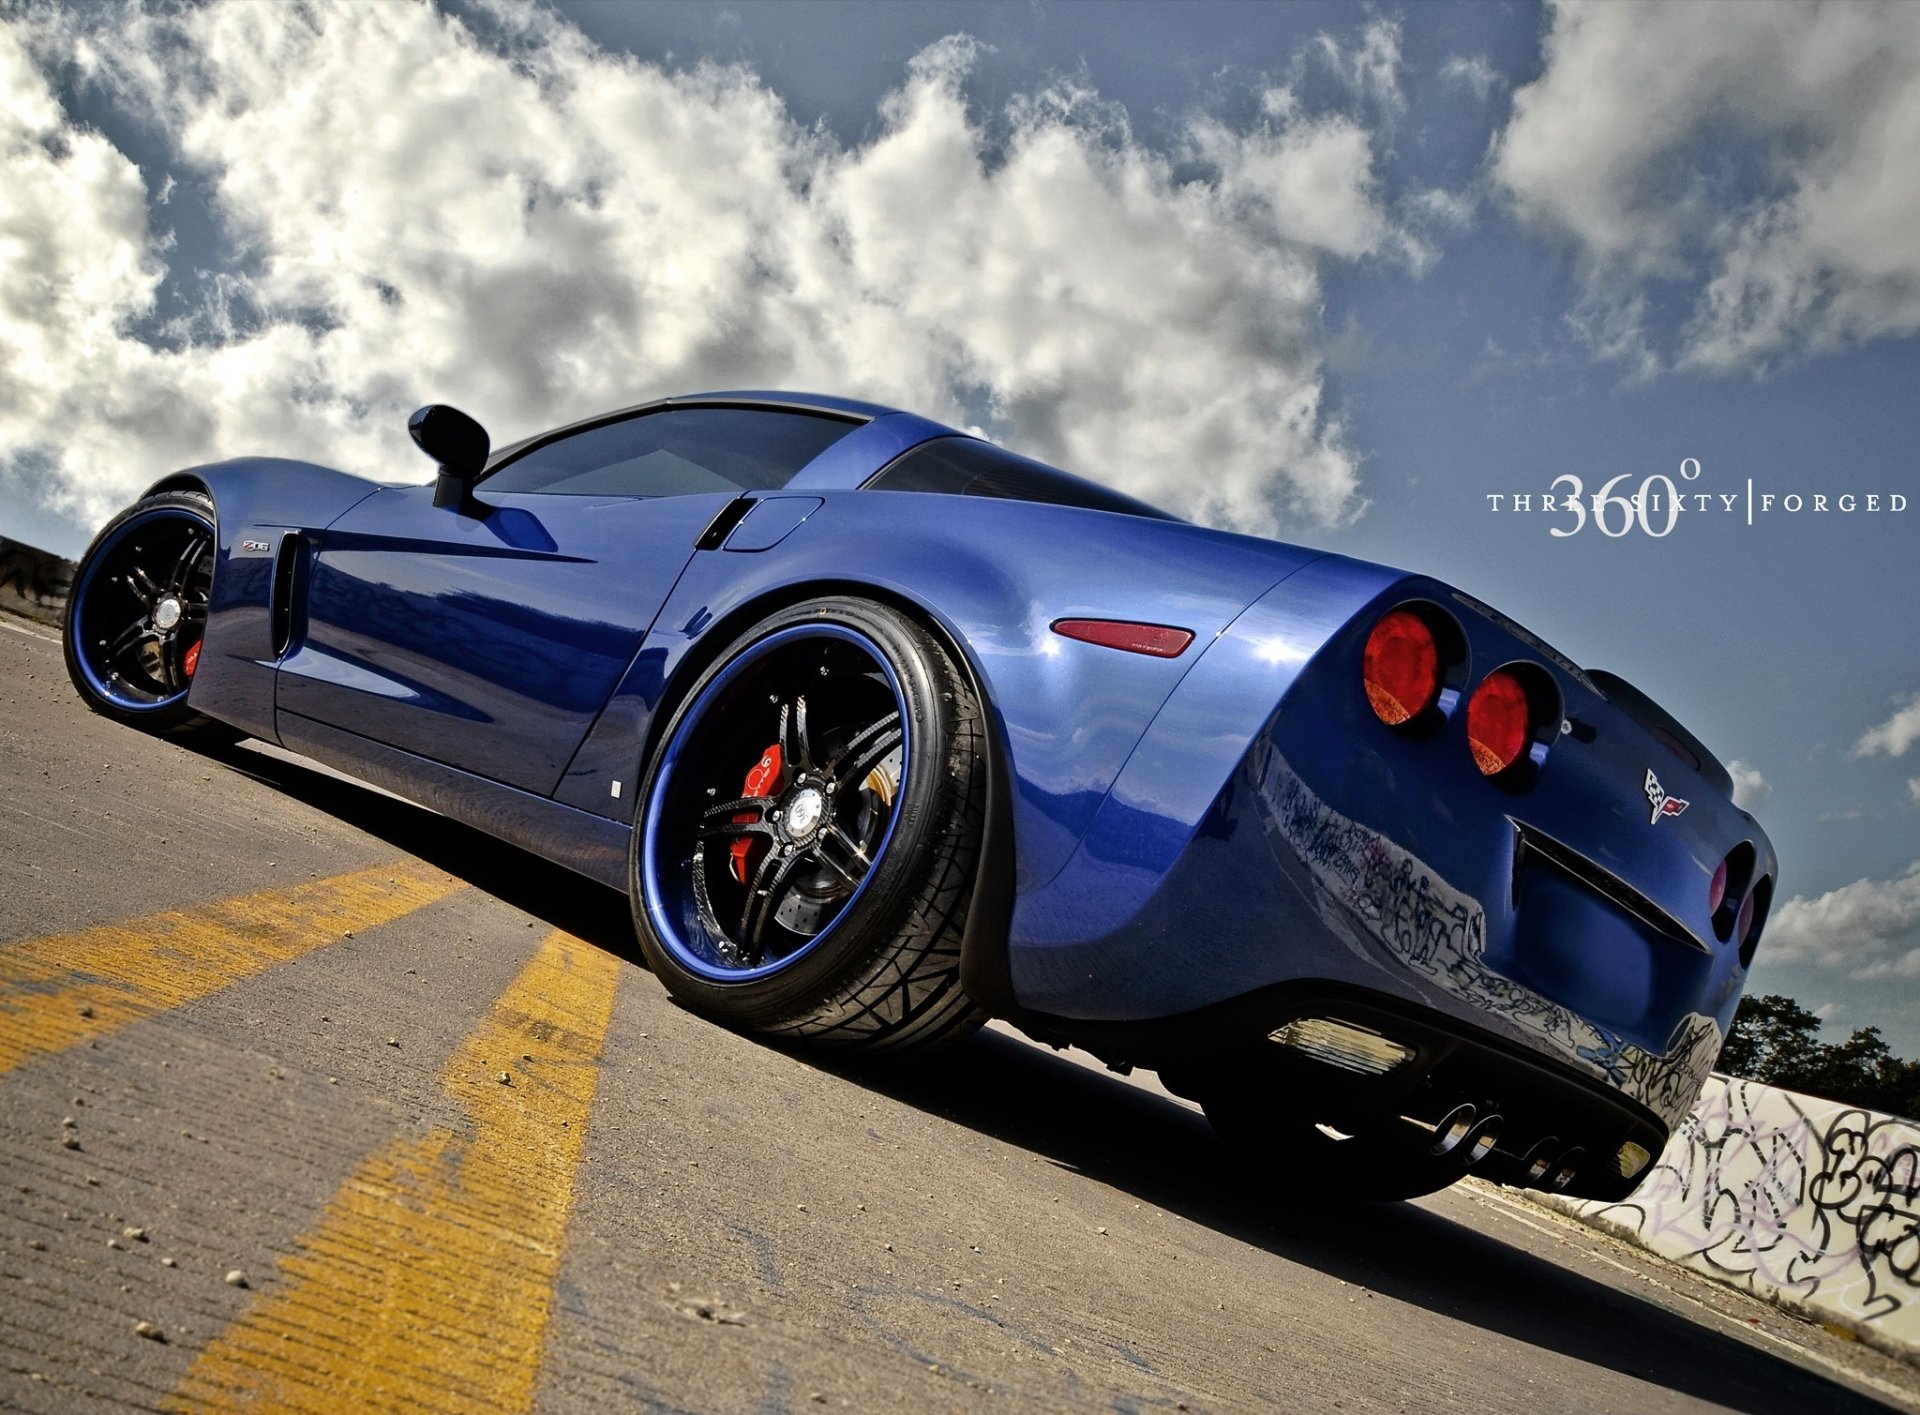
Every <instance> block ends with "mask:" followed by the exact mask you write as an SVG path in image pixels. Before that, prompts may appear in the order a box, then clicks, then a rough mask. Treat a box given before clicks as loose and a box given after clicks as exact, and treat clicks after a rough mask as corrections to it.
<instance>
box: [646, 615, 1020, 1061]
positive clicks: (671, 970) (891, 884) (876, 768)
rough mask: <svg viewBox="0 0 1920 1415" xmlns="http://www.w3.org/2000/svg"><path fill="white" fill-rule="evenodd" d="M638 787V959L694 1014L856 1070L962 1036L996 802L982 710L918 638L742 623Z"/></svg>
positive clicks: (851, 618) (860, 629) (936, 648)
mask: <svg viewBox="0 0 1920 1415" xmlns="http://www.w3.org/2000/svg"><path fill="white" fill-rule="evenodd" d="M661 740H662V745H661V748H660V750H659V752H658V753H657V754H656V756H655V759H654V761H653V763H652V765H651V767H650V768H649V770H648V772H647V776H646V780H645V783H644V784H643V786H642V789H641V793H640V797H639V805H638V811H637V814H636V819H635V823H634V825H635V828H634V834H633V849H632V855H631V861H630V885H631V893H632V898H633V902H634V917H635V923H636V927H637V930H638V933H639V936H640V944H641V948H642V950H643V951H644V952H645V954H646V956H647V960H648V962H649V963H650V964H651V966H652V967H653V970H654V972H655V973H656V974H657V975H658V976H659V977H660V979H661V981H662V982H663V983H665V985H666V986H667V988H668V989H669V990H670V991H671V992H672V993H673V994H674V995H675V996H676V997H678V998H679V999H680V1000H681V1001H683V1002H685V1003H686V1004H687V1005H688V1006H690V1007H692V1008H694V1009H695V1010H697V1011H699V1012H702V1013H705V1014H706V1015H708V1016H711V1017H714V1018H716V1019H719V1020H721V1021H724V1022H727V1023H729V1024H730V1025H734V1026H738V1027H742V1028H745V1029H748V1030H752V1031H757V1032H762V1033H770V1034H776V1035H783V1036H787V1037H791V1038H796V1039H804V1040H806V1041H808V1042H811V1043H816V1044H820V1045H826V1046H833V1047H838V1048H843V1049H850V1050H852V1049H857V1050H859V1051H862V1052H881V1051H898V1050H905V1049H908V1048H914V1047H922V1046H926V1045H930V1044H933V1043H936V1042H941V1041H946V1040H950V1039H953V1038H956V1037H958V1036H961V1035H964V1034H965V1033H966V1032H968V1031H971V1030H972V1029H973V1028H974V1027H977V1026H978V1025H979V1024H980V1022H981V1021H983V1020H984V1014H983V1013H982V1012H981V1011H980V1009H979V1008H978V1007H976V1006H975V1005H974V1003H973V1002H972V1001H971V1000H970V999H969V998H968V997H967V995H966V993H965V992H964V991H963V990H962V989H961V987H960V940H961V936H962V933H963V931H964V929H965V926H966V916H967V907H968V903H969V900H970V898H971V894H972V888H973V872H974V866H975V862H976V860H977V858H978V855H979V849H980V837H981V831H982V827H983V821H984V817H983V811H984V805H985V794H986V774H985V769H984V763H983V761H982V759H981V751H982V747H981V725H980V714H979V706H978V704H977V703H976V702H975V701H974V697H973V693H972V691H971V689H970V687H969V686H968V684H967V681H966V678H965V676H964V675H963V674H962V673H960V672H959V670H958V669H957V668H956V667H955V665H954V663H953V662H952V660H951V659H950V658H949V657H948V655H947V653H946V651H945V650H944V649H943V648H942V647H941V645H940V644H939V643H938V642H937V641H936V640H935V639H934V638H933V636H932V635H930V634H929V633H928V632H927V631H926V630H924V629H923V628H921V627H920V626H919V625H918V624H916V623H915V622H914V621H913V620H911V619H909V618H908V617H907V616H906V615H904V614H902V613H900V612H899V611H897V610H894V609H892V608H890V607H888V606H885V605H881V604H876V603H871V602H868V601H864V600H857V599H846V598H833V599H821V600H816V601H813V602H810V603H807V604H801V605H796V606H794V607H793V608H791V609H787V610H784V611H782V612H780V613H778V614H775V615H773V616H772V617H770V618H768V619H766V620H764V621H763V622H761V623H760V624H758V625H756V626H754V627H753V628H752V629H751V630H749V631H748V632H747V633H746V634H744V635H743V636H742V637H741V638H740V639H739V640H738V641H736V642H735V643H734V644H732V645H731V646H730V647H729V648H728V649H727V651H726V652H725V653H724V654H722V655H721V656H720V658H719V659H718V660H717V661H716V662H715V663H714V664H712V666H710V667H709V668H708V669H707V670H706V671H705V673H703V674H702V675H701V677H700V679H699V680H698V682H696V684H695V685H694V687H693V689H692V690H691V691H690V692H689V693H688V694H687V696H686V697H685V699H684V700H683V702H682V704H681V706H680V708H679V709H678V710H677V711H676V712H675V714H674V716H673V720H672V721H671V723H670V724H669V726H668V728H667V731H666V733H665V734H664V736H663V737H662V739H661Z"/></svg>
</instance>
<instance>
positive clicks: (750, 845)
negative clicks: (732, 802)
mask: <svg viewBox="0 0 1920 1415" xmlns="http://www.w3.org/2000/svg"><path fill="white" fill-rule="evenodd" d="M782 765H783V763H782V762H781V760H780V744H779V743H777V742H776V743H774V745H773V746H771V747H769V748H767V750H766V752H765V753H764V754H762V756H761V758H760V760H759V761H757V762H755V763H754V765H753V770H751V771H749V772H748V773H747V784H746V785H745V786H744V787H743V788H742V789H741V792H740V794H741V795H742V796H771V795H772V794H773V793H774V791H776V790H777V789H778V788H779V783H780V770H781V767H782ZM754 818H755V817H754V814H753V812H752V811H742V812H741V813H740V814H739V815H736V816H735V817H734V818H733V823H734V824H735V825H745V824H747V822H749V821H751V820H753V819H754ZM755 847H758V848H759V850H760V853H761V854H763V855H764V854H765V853H766V851H767V848H768V845H767V841H766V838H765V837H764V836H759V835H743V836H741V837H740V838H739V839H738V840H736V841H734V842H733V844H732V845H730V846H728V847H727V853H728V854H729V855H731V856H732V857H733V877H734V878H735V879H737V880H739V881H740V883H742V884H745V883H746V882H747V880H748V878H749V877H750V875H751V870H750V868H749V867H750V866H751V865H757V864H758V863H759V861H757V860H755V859H754V858H753V854H754V849H755Z"/></svg>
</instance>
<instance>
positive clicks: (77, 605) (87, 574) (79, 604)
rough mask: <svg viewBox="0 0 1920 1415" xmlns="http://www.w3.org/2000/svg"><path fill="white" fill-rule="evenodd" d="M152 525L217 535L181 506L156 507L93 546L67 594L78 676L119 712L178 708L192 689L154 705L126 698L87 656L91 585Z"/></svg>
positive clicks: (201, 520) (88, 655) (158, 701)
mask: <svg viewBox="0 0 1920 1415" xmlns="http://www.w3.org/2000/svg"><path fill="white" fill-rule="evenodd" d="M155 521H190V522H192V523H193V524H195V525H199V526H204V527H206V530H207V533H208V534H209V535H213V534H217V533H216V532H215V530H214V528H213V526H211V525H209V524H208V522H207V519H206V518H205V517H204V516H198V515H195V514H194V513H193V512H192V511H189V510H187V509H186V508H185V507H184V506H156V507H154V508H153V509H152V510H151V511H146V512H142V513H141V514H140V515H138V516H134V517H132V518H130V519H128V520H127V521H124V522H122V523H121V525H120V526H119V527H118V528H117V529H115V531H114V532H113V534H112V535H110V536H108V537H107V538H106V539H105V540H103V541H101V542H100V543H99V544H98V545H96V546H94V547H93V548H92V550H91V551H89V552H88V554H87V564H86V568H85V569H84V570H83V571H82V572H81V575H80V580H79V582H78V583H77V584H75V585H74V587H73V588H72V590H70V591H69V594H70V596H71V599H72V603H73V616H72V619H71V621H70V624H71V629H70V632H71V633H73V634H74V635H75V636H76V637H77V639H78V642H76V643H75V644H74V646H73V658H74V662H76V663H78V664H79V665H80V673H81V676H82V677H84V678H85V679H86V680H87V686H88V687H90V688H92V689H93V691H94V692H96V693H98V694H99V695H100V696H101V697H102V698H105V699H106V700H107V701H108V702H110V703H112V704H113V705H114V707H115V708H117V709H119V710H120V711H121V712H164V711H166V710H167V709H168V708H171V707H178V706H179V705H180V704H181V703H183V702H185V701H186V700H187V694H188V693H190V692H192V691H193V688H192V686H191V685H189V686H188V687H185V688H182V689H181V690H180V691H179V692H177V693H175V694H173V695H172V696H171V697H166V698H160V699H158V700H157V701H154V702H142V701H140V700H138V699H134V698H128V697H125V696H123V695H121V694H119V693H117V692H115V691H114V690H113V689H112V688H110V687H108V686H107V684H106V682H105V681H104V680H103V679H102V678H101V677H100V674H99V673H98V672H97V671H96V670H95V668H94V666H93V658H92V656H91V655H90V654H89V653H88V652H87V639H86V628H87V624H86V616H87V601H88V598H89V596H90V595H91V593H92V590H93V583H94V581H95V580H96V579H97V578H98V577H99V574H100V567H101V566H102V565H104V564H105V563H106V561H107V557H108V554H109V553H110V552H111V551H113V550H115V549H117V548H118V547H119V546H120V544H121V543H122V542H123V541H125V540H126V539H127V537H128V536H130V535H132V534H133V533H134V532H135V531H137V530H139V529H140V528H141V527H143V526H150V525H152V524H153V523H154V522H155Z"/></svg>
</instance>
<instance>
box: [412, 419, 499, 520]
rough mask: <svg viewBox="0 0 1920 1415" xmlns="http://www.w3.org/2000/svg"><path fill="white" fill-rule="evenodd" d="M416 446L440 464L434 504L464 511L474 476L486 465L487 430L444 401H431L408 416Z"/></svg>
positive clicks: (488, 443)
mask: <svg viewBox="0 0 1920 1415" xmlns="http://www.w3.org/2000/svg"><path fill="white" fill-rule="evenodd" d="M407 431H408V432H409V433H410V434H412V436H413V441H414V445H415V446H416V447H418V448H419V449H420V450H421V451H422V452H424V453H426V454H427V455H428V456H429V457H431V458H433V460H434V461H436V462H438V463H439V464H440V480H439V481H438V482H436V483H435V484H434V488H433V504H434V505H435V506H451V507H454V508H455V509H456V510H464V509H465V508H466V506H467V501H468V492H469V491H470V490H471V488H472V486H473V482H474V479H475V478H476V477H478V476H479V475H480V473H481V471H482V470H483V469H484V468H485V467H486V465H487V453H488V452H489V451H490V450H491V448H492V443H490V442H489V441H488V440H487V430H486V429H485V428H483V427H481V426H480V424H479V423H477V422H475V421H474V420H473V419H472V418H470V417H468V416H467V415H466V414H465V413H463V412H461V411H460V410H459V409H458V408H450V407H448V406H447V405H446V404H445V403H429V404H428V405H427V406H426V407H424V408H422V409H421V410H420V411H419V412H417V413H415V414H414V415H413V416H412V417H410V418H408V419H407Z"/></svg>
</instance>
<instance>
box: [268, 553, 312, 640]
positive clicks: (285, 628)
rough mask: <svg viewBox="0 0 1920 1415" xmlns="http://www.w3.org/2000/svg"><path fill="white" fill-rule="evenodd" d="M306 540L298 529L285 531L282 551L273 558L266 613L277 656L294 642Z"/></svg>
mask: <svg viewBox="0 0 1920 1415" xmlns="http://www.w3.org/2000/svg"><path fill="white" fill-rule="evenodd" d="M304 540H305V537H303V536H302V535H301V534H300V532H298V531H288V532H286V533H285V534H284V535H282V536H281V537H280V550H279V553H278V554H277V555H275V556H274V560H273V593H272V596H271V597H270V598H269V600H268V602H267V604H268V609H267V612H268V616H269V620H270V622H271V624H272V626H273V656H274V657H275V658H284V657H286V653H287V650H288V649H289V648H290V647H292V645H293V621H294V605H295V602H296V598H295V597H296V596H297V595H298V594H299V591H300V584H299V580H300V561H301V554H300V552H301V548H302V544H303V542H304Z"/></svg>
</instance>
